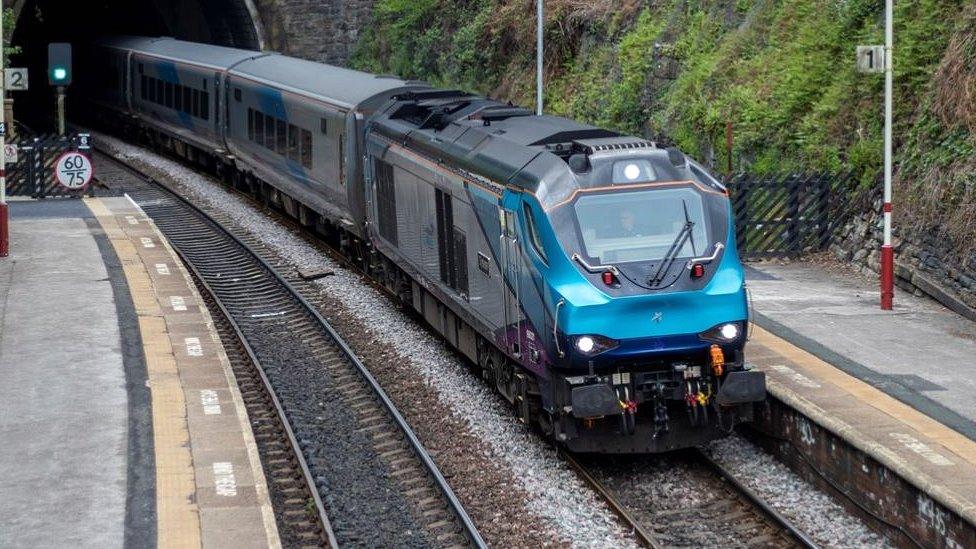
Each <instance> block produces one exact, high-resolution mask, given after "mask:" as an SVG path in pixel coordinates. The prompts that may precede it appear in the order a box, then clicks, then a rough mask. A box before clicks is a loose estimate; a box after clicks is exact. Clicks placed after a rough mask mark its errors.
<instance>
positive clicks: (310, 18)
mask: <svg viewBox="0 0 976 549" xmlns="http://www.w3.org/2000/svg"><path fill="white" fill-rule="evenodd" d="M254 2H255V5H256V6H257V10H258V13H260V16H261V20H262V21H263V22H264V29H265V33H266V35H267V45H268V48H269V49H272V50H275V51H280V52H283V53H287V54H289V55H294V56H296V57H302V58H305V59H311V60H313V61H319V62H322V63H329V64H332V65H346V64H347V62H348V61H349V56H350V54H351V53H352V51H353V49H354V48H355V46H356V42H357V41H358V40H359V32H360V30H361V29H362V28H364V27H365V26H366V25H367V24H368V23H369V21H370V18H371V17H372V10H373V5H374V3H375V0H254Z"/></svg>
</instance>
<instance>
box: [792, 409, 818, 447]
mask: <svg viewBox="0 0 976 549" xmlns="http://www.w3.org/2000/svg"><path fill="white" fill-rule="evenodd" d="M796 423H797V427H799V429H800V440H801V441H803V443H804V444H806V445H807V446H813V445H814V444H816V442H817V438H816V437H814V436H813V429H812V428H811V427H810V422H809V421H807V418H805V417H801V416H797V418H796Z"/></svg>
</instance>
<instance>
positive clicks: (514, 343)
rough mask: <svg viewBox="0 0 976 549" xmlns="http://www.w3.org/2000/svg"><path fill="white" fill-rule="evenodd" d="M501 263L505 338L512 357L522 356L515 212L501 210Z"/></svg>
mask: <svg viewBox="0 0 976 549" xmlns="http://www.w3.org/2000/svg"><path fill="white" fill-rule="evenodd" d="M500 214H501V225H502V234H501V236H500V238H501V240H502V261H503V262H504V267H503V268H504V287H503V291H502V293H503V295H504V296H505V337H506V340H507V342H508V351H509V352H510V353H512V355H513V356H516V357H518V356H521V354H522V343H521V337H522V315H521V314H520V312H519V311H520V309H519V278H521V277H520V276H519V274H520V273H519V270H520V269H519V241H518V236H517V232H516V230H515V212H513V211H511V210H506V209H502V210H501V211H500Z"/></svg>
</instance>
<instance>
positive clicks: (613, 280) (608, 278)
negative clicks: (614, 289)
mask: <svg viewBox="0 0 976 549" xmlns="http://www.w3.org/2000/svg"><path fill="white" fill-rule="evenodd" d="M603 283H604V284H606V285H607V286H616V285H617V277H615V276H613V273H612V272H610V271H603Z"/></svg>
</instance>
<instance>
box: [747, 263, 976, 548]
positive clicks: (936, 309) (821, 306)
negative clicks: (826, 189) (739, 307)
mask: <svg viewBox="0 0 976 549" xmlns="http://www.w3.org/2000/svg"><path fill="white" fill-rule="evenodd" d="M747 279H748V280H749V285H750V288H751V289H752V295H753V300H754V306H755V312H756V313H755V319H756V326H755V327H754V329H753V333H752V334H751V338H750V342H749V344H748V345H747V347H746V357H747V360H748V361H749V362H750V363H752V364H753V365H755V366H756V367H757V368H759V369H760V370H762V371H764V372H766V376H767V385H768V389H769V393H770V394H771V395H772V396H774V397H775V398H776V399H778V400H779V401H781V402H783V403H785V404H786V405H787V406H789V407H790V408H792V409H794V410H797V411H799V412H800V414H802V417H805V418H806V419H808V420H810V421H812V422H814V423H816V424H817V425H819V426H820V427H822V428H824V429H826V430H827V431H829V432H830V433H832V434H833V435H836V436H838V437H840V438H841V439H843V440H844V441H846V442H847V443H848V444H850V445H851V446H853V447H855V448H857V449H859V450H861V451H862V452H864V453H865V454H867V455H868V456H870V457H871V458H873V459H874V460H876V461H878V462H879V463H881V464H883V465H884V466H885V467H887V468H888V469H889V470H891V471H894V472H895V473H896V474H897V475H898V477H900V478H901V479H903V480H904V481H906V482H908V483H909V484H910V485H911V486H914V487H915V488H916V489H918V490H919V492H920V493H921V494H924V496H920V497H919V499H918V501H917V502H912V505H911V506H907V505H895V503H894V502H892V501H889V500H887V499H884V498H886V497H888V496H887V495H881V494H874V497H880V498H882V499H884V501H885V508H887V509H889V511H891V512H894V513H895V514H896V515H897V514H898V513H902V514H901V515H900V516H901V517H902V518H903V519H904V520H905V521H906V523H907V522H910V521H914V522H913V523H914V524H926V525H927V528H928V529H929V530H932V532H934V533H935V535H937V536H941V537H939V538H938V539H943V540H944V542H945V543H946V546H948V547H963V546H967V545H968V544H969V543H970V542H972V540H970V539H968V538H966V539H962V538H961V539H958V540H957V539H953V538H952V536H953V535H959V536H968V535H969V534H966V533H965V528H964V527H958V526H959V524H961V523H958V522H957V523H953V524H954V525H955V526H957V527H958V528H957V529H956V530H953V529H951V528H950V529H948V530H947V529H946V525H947V524H948V523H949V519H948V515H946V514H945V512H946V511H948V512H951V513H953V514H955V515H956V516H958V517H959V518H960V519H961V520H963V521H966V522H968V523H969V524H976V437H974V434H976V429H974V423H973V418H974V417H976V406H974V405H973V399H972V397H971V395H972V392H973V390H974V389H976V364H974V359H973V356H972V353H973V352H974V351H976V344H974V341H976V326H974V325H973V323H972V322H970V321H968V320H966V319H964V318H962V317H960V316H957V315H956V314H955V313H953V312H951V311H948V310H946V309H944V308H942V307H941V306H939V305H937V304H935V303H933V302H931V301H929V300H927V299H925V298H920V297H914V296H908V295H904V294H903V293H899V294H896V307H895V310H894V311H887V312H886V311H881V310H879V308H878V295H877V289H876V287H875V286H874V285H873V284H872V281H871V280H870V279H868V278H866V277H863V276H861V275H858V274H854V273H851V272H848V271H847V270H846V268H842V267H839V266H830V265H829V264H828V265H821V264H813V263H791V264H785V265H776V264H761V265H752V266H751V267H750V268H749V269H748V272H747ZM967 392H968V393H967ZM967 394H968V398H967ZM795 428H796V429H798V430H799V432H800V434H801V436H800V438H801V439H802V442H803V444H805V445H806V446H807V448H806V449H805V450H804V451H806V452H810V453H813V452H815V451H816V449H817V448H818V447H820V446H823V441H822V440H817V439H816V437H814V436H813V435H812V431H811V430H809V429H808V430H806V431H805V430H804V426H803V425H802V424H799V423H798V424H797V425H796V426H795ZM821 449H822V448H821ZM865 474H870V473H869V472H868V470H867V469H865ZM882 484H884V483H882ZM902 504H904V502H902ZM909 515H910V516H909Z"/></svg>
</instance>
